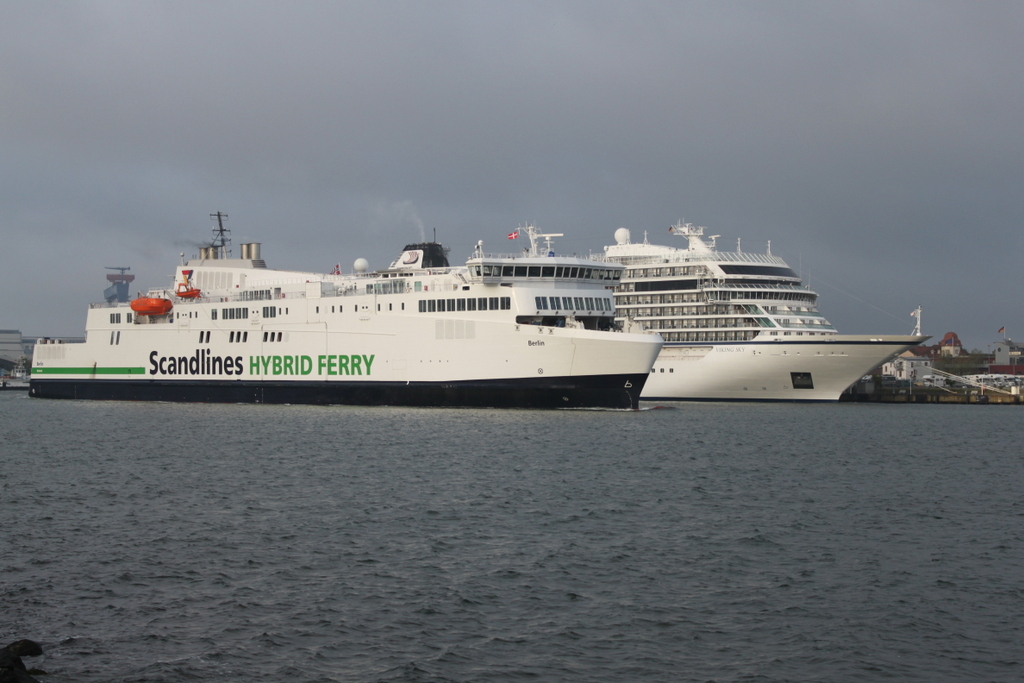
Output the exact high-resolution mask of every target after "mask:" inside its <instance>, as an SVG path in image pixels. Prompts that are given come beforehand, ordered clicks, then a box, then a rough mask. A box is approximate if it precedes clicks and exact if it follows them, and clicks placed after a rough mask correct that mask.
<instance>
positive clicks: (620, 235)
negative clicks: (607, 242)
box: [615, 228, 629, 244]
mask: <svg viewBox="0 0 1024 683" xmlns="http://www.w3.org/2000/svg"><path fill="white" fill-rule="evenodd" d="M615 243H616V244H629V228H619V229H618V230H616V231H615Z"/></svg>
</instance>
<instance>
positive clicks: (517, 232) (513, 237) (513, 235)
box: [508, 230, 519, 240]
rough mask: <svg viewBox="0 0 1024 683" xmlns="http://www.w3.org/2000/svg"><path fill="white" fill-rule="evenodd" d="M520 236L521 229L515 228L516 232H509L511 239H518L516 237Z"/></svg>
mask: <svg viewBox="0 0 1024 683" xmlns="http://www.w3.org/2000/svg"><path fill="white" fill-rule="evenodd" d="M518 237H519V231H518V230H515V231H514V232H510V233H509V234H508V238H509V239H510V240H514V239H516V238H518Z"/></svg>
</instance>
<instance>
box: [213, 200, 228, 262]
mask: <svg viewBox="0 0 1024 683" xmlns="http://www.w3.org/2000/svg"><path fill="white" fill-rule="evenodd" d="M210 218H215V219H217V225H216V226H215V227H214V228H213V242H212V243H210V246H211V247H213V249H214V250H215V251H214V253H216V254H217V257H216V258H222V259H224V258H228V257H229V256H230V255H231V250H230V249H228V244H230V243H231V238H230V237H228V233H229V232H231V231H230V230H228V229H227V228H225V227H224V221H226V220H227V219H228V215H227V214H226V213H223V212H221V211H218V212H217V213H211V214H210Z"/></svg>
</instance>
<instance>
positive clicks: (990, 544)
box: [0, 392, 1024, 683]
mask: <svg viewBox="0 0 1024 683" xmlns="http://www.w3.org/2000/svg"><path fill="white" fill-rule="evenodd" d="M646 407H647V408H651V406H650V405H646ZM1022 418H1024V413H1021V410H1020V408H1019V407H1015V406H973V405H968V406H962V405H950V406H946V405H941V406H918V405H899V406H893V405H850V404H812V405H795V404H763V405H758V404H721V403H717V404H716V403H692V404H689V403H678V404H671V408H667V409H647V410H641V411H638V412H631V411H531V410H507V411H499V410H468V409H467V410H449V409H405V408H362V407H344V406H335V407H307V406H253V405H195V404H192V405H181V404H165V403H113V402H111V403H107V402H81V401H46V400H38V399H29V398H28V397H27V396H26V395H25V394H24V393H17V392H6V393H3V394H0V420H2V423H0V424H2V425H3V427H2V430H3V433H2V445H0V449H2V453H3V454H2V456H0V540H2V545H0V549H2V557H0V645H2V644H6V643H7V642H10V641H13V640H17V639H20V638H31V639H33V640H37V641H39V642H40V643H41V644H42V645H43V648H44V650H45V654H44V655H43V656H42V657H39V658H34V659H30V660H26V663H27V664H28V666H30V667H37V668H40V669H43V670H45V671H47V672H48V674H49V675H48V676H47V677H45V680H46V681H48V682H49V683H60V682H63V681H74V682H76V683H87V682H90V681H95V682H101V681H102V682H108V681H121V682H128V681H167V682H177V681H289V682H292V681H295V682H299V681H387V682H391V681H394V682H398V681H459V682H464V681H465V682H468V681H481V682H483V681H488V682H489V681H519V680H537V681H621V682H632V681H816V682H817V681H865V680H894V681H896V680H898V681H964V680H979V681H982V680H983V681H1018V680H1021V679H1022V678H1024V663H1022V657H1024V652H1022V641H1024V638H1022V618H1021V615H1022V612H1024V580H1022V579H1021V577H1022V576H1024V574H1022V571H1024V570H1022V567H1024V538H1022V536H1024V495H1022V488H1024V486H1022V483H1024V449H1022V447H1021V441H1022V435H1024V420H1022Z"/></svg>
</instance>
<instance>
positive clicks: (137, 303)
mask: <svg viewBox="0 0 1024 683" xmlns="http://www.w3.org/2000/svg"><path fill="white" fill-rule="evenodd" d="M173 306H174V304H172V303H171V300H170V299H160V298H156V297H148V296H140V297H139V298H137V299H132V303H131V307H132V310H133V311H135V312H136V313H138V314H139V315H164V314H165V313H169V312H170V310H171V308H172V307H173Z"/></svg>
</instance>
